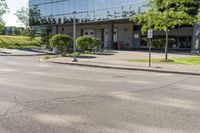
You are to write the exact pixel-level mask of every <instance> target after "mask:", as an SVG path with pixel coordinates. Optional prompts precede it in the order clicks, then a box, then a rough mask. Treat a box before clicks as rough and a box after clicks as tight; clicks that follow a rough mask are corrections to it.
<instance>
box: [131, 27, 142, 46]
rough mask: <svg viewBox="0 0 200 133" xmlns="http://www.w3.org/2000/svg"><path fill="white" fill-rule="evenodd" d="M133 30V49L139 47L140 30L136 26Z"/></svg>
mask: <svg viewBox="0 0 200 133" xmlns="http://www.w3.org/2000/svg"><path fill="white" fill-rule="evenodd" d="M134 27H135V28H133V49H134V48H140V47H141V31H140V30H141V29H140V28H139V27H138V26H134Z"/></svg>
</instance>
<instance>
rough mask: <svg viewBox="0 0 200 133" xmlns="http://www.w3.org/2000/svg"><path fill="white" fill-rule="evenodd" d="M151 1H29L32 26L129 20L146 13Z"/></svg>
mask: <svg viewBox="0 0 200 133" xmlns="http://www.w3.org/2000/svg"><path fill="white" fill-rule="evenodd" d="M148 1H149V0H29V7H30V10H31V13H30V21H31V24H32V25H38V24H62V23H71V22H72V21H73V12H74V11H75V12H76V18H77V20H76V21H77V22H78V23H82V22H98V21H109V20H116V19H127V18H129V17H130V16H132V15H133V14H135V13H137V12H143V11H145V9H144V7H143V5H145V4H146V3H147V2H148Z"/></svg>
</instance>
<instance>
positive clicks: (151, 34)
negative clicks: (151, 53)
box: [147, 30, 153, 39]
mask: <svg viewBox="0 0 200 133" xmlns="http://www.w3.org/2000/svg"><path fill="white" fill-rule="evenodd" d="M147 36H148V38H150V39H152V38H153V30H148V35H147Z"/></svg>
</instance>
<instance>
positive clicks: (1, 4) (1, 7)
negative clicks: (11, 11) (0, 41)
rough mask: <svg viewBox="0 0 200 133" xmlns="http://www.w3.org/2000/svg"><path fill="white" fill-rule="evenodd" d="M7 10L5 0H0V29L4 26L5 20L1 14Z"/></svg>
mask: <svg viewBox="0 0 200 133" xmlns="http://www.w3.org/2000/svg"><path fill="white" fill-rule="evenodd" d="M7 12H8V6H7V3H6V1H5V0H0V30H2V29H3V28H4V25H5V22H4V21H3V15H5V14H6V13H7Z"/></svg>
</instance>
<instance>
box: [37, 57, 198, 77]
mask: <svg viewBox="0 0 200 133" xmlns="http://www.w3.org/2000/svg"><path fill="white" fill-rule="evenodd" d="M40 61H41V62H48V63H54V64H62V65H74V66H85V67H96V68H106V69H118V70H133V71H144V72H157V73H169V74H180V75H192V76H200V73H194V72H181V71H169V70H168V71H166V70H155V69H149V68H146V69H145V68H136V67H135V68H134V67H132V68H130V67H116V66H106V65H96V64H86V63H79V62H78V63H72V62H58V61H48V60H44V59H40Z"/></svg>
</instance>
